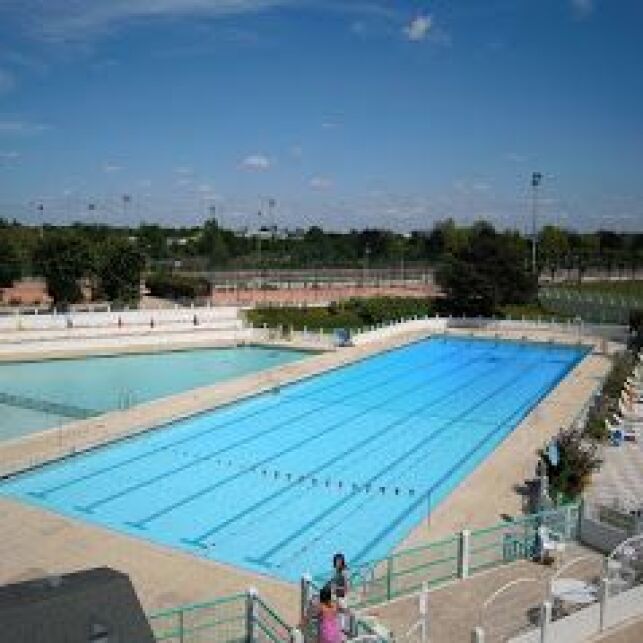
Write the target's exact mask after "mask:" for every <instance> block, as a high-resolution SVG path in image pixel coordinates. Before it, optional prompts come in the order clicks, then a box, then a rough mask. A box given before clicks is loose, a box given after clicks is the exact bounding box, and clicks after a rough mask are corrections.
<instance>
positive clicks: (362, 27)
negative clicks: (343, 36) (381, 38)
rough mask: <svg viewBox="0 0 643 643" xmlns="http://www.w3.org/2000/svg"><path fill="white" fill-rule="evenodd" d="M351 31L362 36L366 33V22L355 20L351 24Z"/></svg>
mask: <svg viewBox="0 0 643 643" xmlns="http://www.w3.org/2000/svg"><path fill="white" fill-rule="evenodd" d="M351 31H352V32H353V33H354V34H356V35H358V36H363V35H364V34H365V33H366V24H364V21H363V20H356V21H355V22H353V23H352V24H351Z"/></svg>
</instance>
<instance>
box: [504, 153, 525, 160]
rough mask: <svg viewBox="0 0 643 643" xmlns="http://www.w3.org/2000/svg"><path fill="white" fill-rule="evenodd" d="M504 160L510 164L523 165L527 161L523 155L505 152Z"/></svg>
mask: <svg viewBox="0 0 643 643" xmlns="http://www.w3.org/2000/svg"><path fill="white" fill-rule="evenodd" d="M505 159H507V161H511V162H512V163H525V162H526V161H527V157H526V156H525V155H524V154H519V153H518V152H507V153H506V154H505Z"/></svg>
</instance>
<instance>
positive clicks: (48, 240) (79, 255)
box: [34, 232, 93, 306]
mask: <svg viewBox="0 0 643 643" xmlns="http://www.w3.org/2000/svg"><path fill="white" fill-rule="evenodd" d="M34 262H35V265H36V268H37V270H38V271H39V272H40V274H41V275H42V276H43V277H44V278H45V281H46V282H47V291H48V292H49V295H50V296H51V298H52V299H53V300H54V303H55V304H58V305H62V306H66V305H67V304H72V303H75V302H77V301H80V300H81V299H82V291H81V280H82V279H83V278H84V277H87V276H89V275H90V274H91V273H92V270H93V257H92V253H91V248H90V246H89V245H88V243H87V242H86V241H85V240H84V239H83V238H82V237H80V236H79V235H78V234H76V233H74V232H52V233H48V234H46V235H45V237H44V238H43V239H42V240H41V241H40V243H39V244H38V246H37V247H36V252H35V257H34Z"/></svg>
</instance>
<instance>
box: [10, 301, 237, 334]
mask: <svg viewBox="0 0 643 643" xmlns="http://www.w3.org/2000/svg"><path fill="white" fill-rule="evenodd" d="M238 318H239V308H238V307H236V306H201V307H193V308H179V307H176V308H159V309H151V310H123V311H111V310H108V311H101V312H68V313H56V312H53V313H45V314H43V313H38V314H33V315H25V314H13V315H6V316H0V332H2V331H5V332H6V331H28V330H63V329H70V328H120V327H132V326H134V327H135V326H147V327H155V326H162V325H167V324H192V325H202V324H209V323H213V322H221V321H225V320H236V319H238ZM195 322H196V323H195Z"/></svg>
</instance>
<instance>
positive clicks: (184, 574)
mask: <svg viewBox="0 0 643 643" xmlns="http://www.w3.org/2000/svg"><path fill="white" fill-rule="evenodd" d="M423 335H426V332H424V333H406V334H401V335H399V336H396V337H393V338H389V339H387V340H386V341H385V342H380V343H374V344H370V345H363V346H360V347H355V348H350V349H343V350H341V351H336V352H331V353H325V354H322V355H316V356H313V357H311V358H309V359H306V360H303V361H301V362H298V363H294V364H289V365H286V366H283V367H280V368H279V369H274V370H272V371H270V372H267V373H263V374H260V375H253V376H251V377H246V378H241V379H239V380H236V381H234V382H228V383H225V384H222V385H218V386H213V387H207V388H204V389H199V390H196V391H192V392H189V393H186V394H183V395H180V396H174V397H172V398H169V399H166V400H163V401H159V402H155V403H150V404H145V405H141V406H139V407H137V408H134V409H132V410H130V411H126V412H117V413H110V414H106V415H105V416H102V417H101V418H98V419H96V420H91V421H85V422H78V423H74V424H70V425H68V426H67V427H64V428H63V430H62V431H54V432H51V431H48V432H44V433H43V434H40V435H38V436H34V437H33V438H29V439H25V440H22V441H19V442H14V443H10V444H6V445H3V446H2V447H0V461H1V462H5V463H6V462H14V463H20V462H21V463H22V464H23V465H24V464H25V463H28V462H29V461H30V459H39V458H43V457H47V458H53V457H58V456H60V455H61V454H64V453H67V452H68V451H69V450H70V449H77V450H78V449H81V448H86V447H89V446H91V445H93V444H96V443H101V442H104V441H110V440H113V439H115V438H117V437H118V436H122V435H130V434H133V433H137V432H139V431H143V430H146V429H149V428H153V427H154V426H158V425H159V424H160V423H162V422H167V421H169V420H171V419H173V418H176V417H181V416H185V415H189V414H192V413H194V412H196V411H198V410H202V409H207V408H212V407H214V406H218V405H220V404H224V403H227V402H230V401H231V400H233V399H237V398H240V397H244V396H248V395H252V394H254V393H256V392H258V391H261V390H270V389H271V388H273V387H274V386H275V385H278V384H279V385H281V384H283V383H285V382H288V381H294V380H297V379H300V378H304V377H308V376H310V375H312V374H314V373H318V372H321V371H324V370H328V369H332V368H336V367H338V366H340V365H341V364H344V363H348V362H351V361H354V360H358V359H362V358H364V357H366V356H368V355H370V354H373V353H376V352H379V351H382V350H385V349H390V348H393V347H395V346H398V345H401V344H404V343H406V342H409V341H412V340H414V339H417V338H419V337H421V336H423ZM534 337H535V338H538V336H537V335H534ZM539 339H541V340H543V339H545V337H544V336H541V337H540V338H539ZM606 369H607V359H606V358H605V357H603V356H601V355H591V356H589V357H588V358H586V359H585V360H584V361H583V362H582V363H581V364H580V365H579V366H578V367H577V368H576V369H575V370H574V371H573V372H572V373H571V374H570V375H569V376H568V377H567V378H566V379H565V380H564V381H563V382H562V383H561V384H560V386H559V387H558V388H557V389H556V390H555V391H554V392H552V393H551V394H550V395H549V396H548V398H546V400H545V401H544V402H543V403H542V404H541V405H540V406H539V407H538V408H537V409H535V410H534V411H533V412H532V413H531V414H530V416H529V417H527V418H526V419H525V421H524V422H523V423H522V424H521V425H520V427H519V428H518V429H517V430H516V431H514V432H513V433H512V434H511V435H510V436H509V437H508V438H507V439H506V440H505V442H504V443H503V444H502V445H501V446H500V447H499V448H498V449H497V450H496V451H495V452H494V453H493V454H492V455H491V456H490V457H489V458H488V459H487V460H486V461H485V463H484V464H483V465H481V466H480V467H478V469H477V470H476V471H475V472H474V473H473V474H472V475H470V476H469V477H468V478H467V479H466V480H465V481H464V482H463V483H462V484H461V486H460V487H459V488H458V489H457V490H456V491H454V492H453V493H452V494H451V495H450V496H449V498H448V499H447V500H445V501H444V502H443V503H442V505H440V507H439V508H438V510H437V511H436V512H435V513H434V514H433V516H432V519H431V525H430V528H428V529H427V527H426V525H421V526H419V527H418V528H416V529H415V530H414V531H413V532H412V533H411V534H410V536H409V537H408V538H407V539H406V540H405V541H404V543H403V546H405V545H408V544H416V543H418V542H425V541H427V540H434V539H436V538H438V537H440V536H443V535H446V534H448V533H451V532H453V531H455V530H459V529H461V528H462V527H464V526H467V527H470V528H476V527H479V526H485V525H489V524H493V523H496V522H497V521H498V517H499V516H500V514H502V513H509V514H515V513H519V511H520V499H519V497H518V496H517V494H516V493H515V490H514V487H515V485H516V484H519V483H521V482H522V481H523V480H524V479H525V477H526V476H531V474H532V472H533V468H534V463H535V455H534V450H535V449H536V447H538V446H540V445H542V443H543V442H544V441H545V440H546V439H547V438H548V437H549V436H550V435H552V434H553V433H555V432H556V431H557V429H558V427H559V426H561V425H563V424H564V423H566V422H567V421H569V420H571V419H572V418H573V417H574V415H575V414H576V413H577V412H578V410H579V409H580V408H581V407H582V406H583V404H584V403H585V401H586V400H587V399H588V397H589V396H590V395H591V392H592V391H593V389H594V387H595V386H596V383H597V378H600V377H601V376H602V375H603V374H604V373H605V372H606ZM96 565H111V566H113V567H115V568H117V569H120V570H122V571H124V572H127V573H128V574H130V576H131V577H132V580H133V582H134V585H135V587H136V590H137V592H138V594H139V596H140V598H141V601H142V603H143V605H144V607H145V608H146V609H147V610H157V609H161V608H164V607H170V606H174V605H176V604H180V603H184V602H193V601H199V600H205V599H208V598H212V597H215V596H220V595H225V594H228V593H231V592H235V591H240V590H243V589H246V588H247V587H248V586H251V585H252V586H256V587H257V588H258V589H259V591H260V593H261V594H262V595H264V596H265V597H266V598H267V599H268V600H269V601H270V602H272V603H273V604H274V605H275V607H276V608H277V609H278V610H279V611H280V612H281V613H283V614H284V615H285V616H286V617H287V618H289V619H291V622H295V621H296V618H297V613H296V612H297V604H298V590H297V588H296V587H295V586H292V585H288V584H285V583H282V582H279V581H276V580H274V579H271V578H266V577H261V576H258V575H253V574H249V573H247V572H244V571H242V570H239V569H236V568H232V567H228V566H225V565H222V564H216V563H212V562H209V561H205V560H202V559H198V558H195V557H192V556H190V555H187V554H183V553H181V552H179V551H176V550H172V549H169V548H164V547H161V546H157V545H154V544H151V543H148V542H145V541H143V540H138V539H134V538H130V537H128V536H125V535H122V534H119V533H116V532H110V531H107V530H105V529H102V528H99V527H94V526H91V525H87V524H84V523H80V522H76V521H74V520H70V519H67V518H64V517H62V516H59V515H54V514H51V513H48V512H46V511H44V510H40V509H36V508H33V507H27V506H25V505H22V504H19V503H16V502H13V501H10V500H7V499H0V584H4V583H7V582H11V581H15V580H18V579H21V578H26V577H29V576H32V577H33V576H38V575H42V574H43V573H61V572H65V571H72V570H74V569H80V568H86V567H91V566H96Z"/></svg>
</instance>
